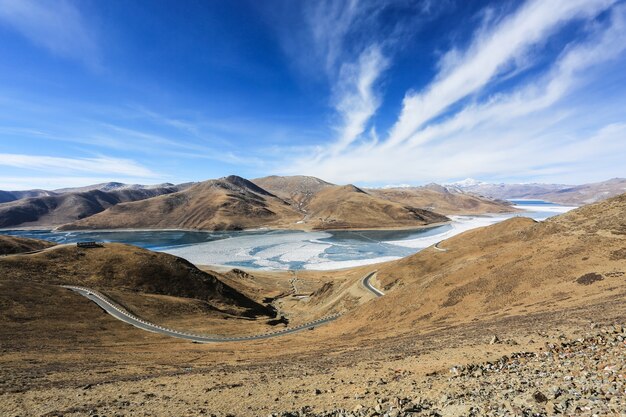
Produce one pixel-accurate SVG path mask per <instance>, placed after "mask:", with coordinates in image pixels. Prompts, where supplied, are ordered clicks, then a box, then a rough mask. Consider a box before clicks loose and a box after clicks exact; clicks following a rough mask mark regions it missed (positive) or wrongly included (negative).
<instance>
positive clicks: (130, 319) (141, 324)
mask: <svg viewBox="0 0 626 417" xmlns="http://www.w3.org/2000/svg"><path fill="white" fill-rule="evenodd" d="M62 287H63V288H67V289H70V290H72V291H75V292H77V293H78V294H80V295H82V296H84V297H87V298H89V299H90V300H91V301H93V302H94V303H96V304H98V305H99V306H100V307H102V309H104V311H106V312H107V313H109V314H110V315H112V316H113V317H115V318H116V319H118V320H121V321H123V322H125V323H128V324H131V325H133V326H135V327H137V328H139V329H142V330H147V331H149V332H154V333H160V334H164V335H167V336H172V337H177V338H179V339H186V340H191V341H194V342H199V343H216V342H243V341H249V340H260V339H269V338H270V337H278V336H284V335H286V334H290V333H295V332H299V331H302V330H306V329H313V328H314V327H315V326H319V325H322V324H325V323H328V322H331V321H333V320H335V319H337V318H338V317H339V316H340V314H334V315H332V316H327V317H324V318H321V319H318V320H315V321H312V322H309V323H306V324H302V325H300V326H296V327H289V328H286V329H282V330H277V331H275V332H271V333H263V334H258V335H250V336H236V337H227V336H225V337H222V336H210V335H199V334H193V333H186V332H181V331H178V330H173V329H168V328H166V327H163V326H159V325H157V324H153V323H150V322H147V321H145V320H142V319H140V318H139V317H136V316H134V315H132V314H130V313H129V312H127V311H126V310H124V309H123V308H121V307H119V306H118V305H116V304H115V303H113V302H112V301H111V300H109V299H108V298H107V297H106V296H104V295H103V294H101V293H99V292H98V291H95V290H92V289H89V288H85V287H77V286H72V285H62Z"/></svg>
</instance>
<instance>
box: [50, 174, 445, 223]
mask: <svg viewBox="0 0 626 417" xmlns="http://www.w3.org/2000/svg"><path fill="white" fill-rule="evenodd" d="M307 178H308V177H299V178H296V179H292V180H289V182H291V183H293V182H294V181H295V182H297V183H298V184H300V185H302V183H303V182H304V183H308V184H311V181H308V180H307ZM320 181H321V180H320ZM258 182H259V183H260V184H263V183H270V182H271V183H272V184H274V185H275V186H276V185H277V184H283V185H284V184H285V183H286V180H277V179H273V180H271V181H270V180H268V181H258ZM278 188H279V189H280V190H281V191H279V194H281V195H282V196H285V197H286V196H287V195H289V196H290V197H288V198H289V199H290V200H289V201H286V200H284V199H283V198H281V197H280V196H279V195H276V194H274V193H273V192H272V191H270V190H266V189H264V188H262V187H260V186H259V185H257V184H255V183H253V182H251V181H248V180H246V179H245V178H241V177H237V176H234V175H232V176H229V177H225V178H220V179H218V180H209V181H205V182H202V183H198V184H195V185H193V186H191V187H189V188H187V189H185V190H183V191H180V192H177V193H172V194H168V195H164V196H159V197H155V198H151V199H146V200H142V201H138V202H133V203H126V204H118V205H116V206H114V207H111V208H109V209H108V210H106V211H104V212H102V213H99V214H96V215H94V216H91V217H88V218H86V219H83V220H80V221H77V222H73V223H70V224H67V225H64V226H63V227H62V228H61V229H65V230H73V229H123V228H153V229H158V228H161V229H164V228H181V229H202V230H241V229H250V228H258V227H269V228H276V229H344V228H345V229H349V228H386V227H420V226H424V225H427V224H430V223H435V222H444V221H447V220H448V219H447V218H446V217H444V216H441V215H438V214H436V213H431V212H429V211H427V210H421V209H416V208H413V207H410V206H405V205H402V204H399V203H395V202H390V201H386V200H382V199H379V198H377V197H374V196H372V195H370V194H368V193H367V192H365V191H363V190H361V189H359V188H357V187H354V186H351V185H350V186H336V185H332V184H328V183H322V182H318V181H314V182H313V185H312V186H308V187H306V186H301V187H292V188H289V187H287V189H283V188H281V187H278ZM272 190H273V189H272ZM296 190H299V191H296ZM286 198H287V197H286Z"/></svg>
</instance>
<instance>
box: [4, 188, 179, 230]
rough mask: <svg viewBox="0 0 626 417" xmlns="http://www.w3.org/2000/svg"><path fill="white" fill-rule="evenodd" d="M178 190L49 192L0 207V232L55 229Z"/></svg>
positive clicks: (112, 189) (139, 189)
mask: <svg viewBox="0 0 626 417" xmlns="http://www.w3.org/2000/svg"><path fill="white" fill-rule="evenodd" d="M178 190H179V187H178V186H174V185H171V184H165V185H163V186H154V187H144V186H129V187H128V186H117V187H113V186H111V185H110V184H99V185H97V186H93V187H85V189H84V190H83V189H70V190H66V191H64V192H52V193H51V194H50V195H47V194H46V195H42V196H39V197H28V198H21V199H17V200H15V201H11V202H7V203H3V204H0V228H9V227H32V226H58V225H61V224H65V223H68V222H73V221H76V220H79V219H82V218H85V217H89V216H92V215H94V214H96V213H100V212H101V211H104V210H106V209H107V208H109V207H112V206H114V205H116V204H120V203H124V202H129V201H137V200H143V199H147V198H151V197H155V196H159V195H163V194H170V193H173V192H176V191H178Z"/></svg>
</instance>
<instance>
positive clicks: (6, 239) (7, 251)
mask: <svg viewBox="0 0 626 417" xmlns="http://www.w3.org/2000/svg"><path fill="white" fill-rule="evenodd" d="M52 246H54V243H52V242H48V241H45V240H39V239H29V238H25V237H16V236H7V235H0V255H11V254H15V253H24V252H31V251H35V250H40V249H45V248H49V247H52Z"/></svg>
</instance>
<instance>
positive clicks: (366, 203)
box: [302, 185, 449, 230]
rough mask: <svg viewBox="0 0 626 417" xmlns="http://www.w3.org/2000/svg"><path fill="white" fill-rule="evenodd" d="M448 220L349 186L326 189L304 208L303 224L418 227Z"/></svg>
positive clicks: (348, 226) (351, 226) (348, 227)
mask: <svg viewBox="0 0 626 417" xmlns="http://www.w3.org/2000/svg"><path fill="white" fill-rule="evenodd" d="M446 221H449V219H448V218H447V217H445V216H443V215H441V214H437V213H434V212H432V211H428V210H424V209H419V208H415V207H412V206H409V205H404V204H400V203H396V202H393V201H389V200H383V199H381V198H378V197H375V196H373V195H371V194H369V193H367V192H366V191H363V190H361V189H360V188H358V187H355V186H353V185H345V186H334V187H327V188H325V189H323V190H321V191H319V192H318V193H316V194H315V195H314V196H313V197H312V198H311V200H310V201H309V202H308V204H307V206H306V215H305V217H304V219H303V220H302V222H303V224H304V225H306V226H307V227H309V228H311V229H318V230H323V229H360V228H362V229H375V228H393V227H419V226H424V225H428V224H431V223H441V222H446Z"/></svg>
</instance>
